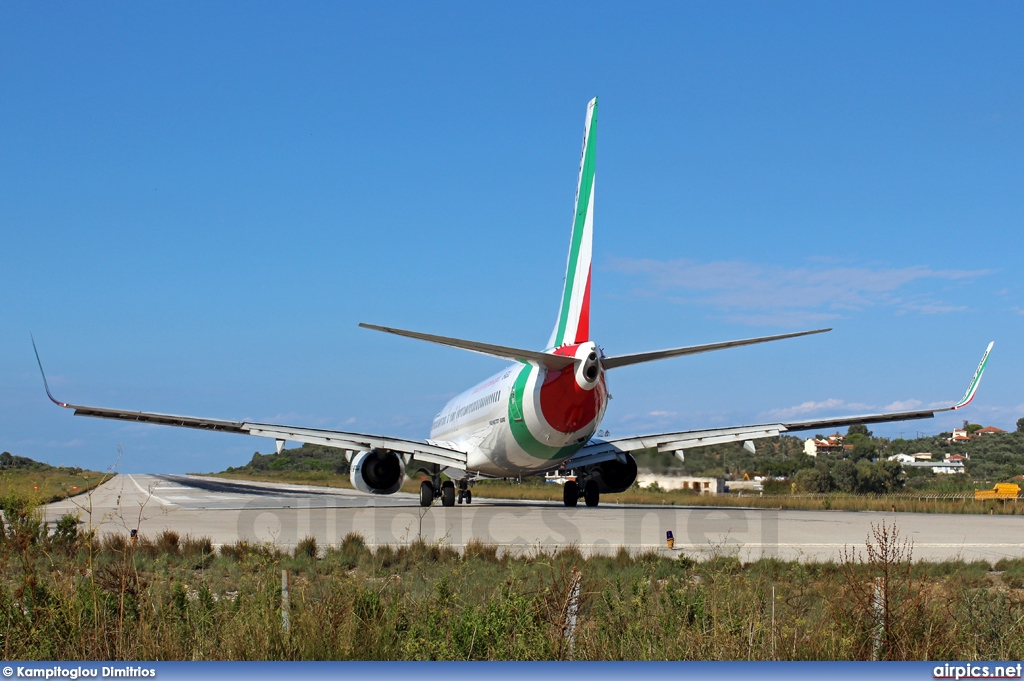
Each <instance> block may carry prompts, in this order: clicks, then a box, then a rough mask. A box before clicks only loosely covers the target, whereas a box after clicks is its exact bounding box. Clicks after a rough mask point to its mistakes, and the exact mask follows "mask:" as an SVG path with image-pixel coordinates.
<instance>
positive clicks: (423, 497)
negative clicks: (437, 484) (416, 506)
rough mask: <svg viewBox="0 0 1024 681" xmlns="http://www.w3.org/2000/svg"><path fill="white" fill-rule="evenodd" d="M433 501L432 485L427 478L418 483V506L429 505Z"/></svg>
mask: <svg viewBox="0 0 1024 681" xmlns="http://www.w3.org/2000/svg"><path fill="white" fill-rule="evenodd" d="M432 503H434V486H433V485H432V484H430V481H429V480H424V481H423V482H421V483H420V506H430V505H431V504H432Z"/></svg>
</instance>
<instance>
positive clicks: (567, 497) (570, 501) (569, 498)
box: [562, 480, 580, 508]
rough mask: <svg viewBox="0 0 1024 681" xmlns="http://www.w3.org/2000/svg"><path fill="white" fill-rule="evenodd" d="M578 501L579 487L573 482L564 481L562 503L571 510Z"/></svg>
mask: <svg viewBox="0 0 1024 681" xmlns="http://www.w3.org/2000/svg"><path fill="white" fill-rule="evenodd" d="M579 500H580V486H579V485H577V484H576V481H575V480H566V481H565V484H564V485H563V486H562V503H564V504H565V505H566V506H568V507H570V508H572V507H573V506H575V505H576V504H577V503H579Z"/></svg>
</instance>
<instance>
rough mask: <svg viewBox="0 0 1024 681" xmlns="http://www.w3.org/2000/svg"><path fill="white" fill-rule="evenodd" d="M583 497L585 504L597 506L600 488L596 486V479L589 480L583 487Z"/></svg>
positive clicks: (599, 499) (599, 498)
mask: <svg viewBox="0 0 1024 681" xmlns="http://www.w3.org/2000/svg"><path fill="white" fill-rule="evenodd" d="M583 498H584V499H585V500H586V502H587V506H597V504H598V502H599V501H601V490H599V489H598V488H597V481H596V480H589V481H587V484H586V485H585V486H584V487H583Z"/></svg>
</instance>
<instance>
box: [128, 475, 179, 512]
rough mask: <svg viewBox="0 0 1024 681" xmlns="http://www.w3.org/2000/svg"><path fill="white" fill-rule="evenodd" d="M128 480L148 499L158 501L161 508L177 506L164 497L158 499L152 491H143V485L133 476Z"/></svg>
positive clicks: (129, 476)
mask: <svg viewBox="0 0 1024 681" xmlns="http://www.w3.org/2000/svg"><path fill="white" fill-rule="evenodd" d="M126 475H127V474H126ZM128 479H129V480H131V481H132V484H133V485H135V486H136V487H137V488H138V490H139V491H140V492H142V493H143V494H144V495H146V496H147V497H153V498H154V499H156V500H157V501H158V502H159V503H160V505H161V506H174V505H175V504H173V503H171V502H170V501H167V500H166V499H164V498H163V497H158V496H157V495H155V494H153V492H152V491H150V490H147V489H143V487H142V485H140V484H139V483H138V482H137V481H136V480H135V478H133V477H132V476H131V475H128Z"/></svg>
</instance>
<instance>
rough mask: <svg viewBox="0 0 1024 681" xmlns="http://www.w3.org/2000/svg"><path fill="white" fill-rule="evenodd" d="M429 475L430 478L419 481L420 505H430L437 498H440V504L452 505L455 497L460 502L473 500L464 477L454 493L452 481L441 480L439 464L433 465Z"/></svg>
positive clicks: (468, 502)
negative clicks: (457, 490)
mask: <svg viewBox="0 0 1024 681" xmlns="http://www.w3.org/2000/svg"><path fill="white" fill-rule="evenodd" d="M430 477H431V479H430V480H424V481H423V482H421V483H420V506H430V505H431V504H432V503H434V499H437V498H440V499H441V505H442V506H454V505H455V502H456V499H457V500H458V503H460V504H461V503H463V502H465V503H467V504H470V503H472V502H473V493H472V492H471V491H470V490H469V483H468V482H467V481H466V480H465V479H462V480H459V492H458V495H456V493H455V483H454V482H452V481H451V480H445V481H444V482H441V467H440V466H434V470H433V471H432V472H431V474H430Z"/></svg>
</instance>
